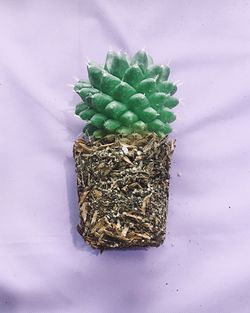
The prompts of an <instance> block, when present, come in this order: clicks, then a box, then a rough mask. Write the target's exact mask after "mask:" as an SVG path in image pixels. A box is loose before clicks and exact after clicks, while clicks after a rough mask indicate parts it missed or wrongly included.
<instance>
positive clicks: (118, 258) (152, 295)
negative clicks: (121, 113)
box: [0, 0, 250, 313]
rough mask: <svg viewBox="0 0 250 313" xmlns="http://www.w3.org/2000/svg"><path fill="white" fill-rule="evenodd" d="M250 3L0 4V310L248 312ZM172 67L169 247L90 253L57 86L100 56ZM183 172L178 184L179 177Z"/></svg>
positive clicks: (68, 105)
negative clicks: (115, 54)
mask: <svg viewBox="0 0 250 313" xmlns="http://www.w3.org/2000/svg"><path fill="white" fill-rule="evenodd" d="M249 29H250V1H242V0H239V1H226V0H224V1H215V0H212V1H198V0H197V1H195V0H191V1H188V0H183V1H174V0H172V1H159V0H158V1H157V0H156V1H152V0H149V1H146V0H145V1H132V0H130V1H128V0H125V1H114V0H113V1H111V0H110V1H101V0H99V1H97V0H95V1H90V0H84V1H80V0H71V1H62V0H61V1H59V0H56V1H49V0H45V1H40V0H37V1H28V0H27V1H18V0H16V1H14V0H5V1H4V0H1V1H0V33H1V36H0V38H1V49H0V58H1V60H0V62H1V63H0V116H1V122H0V142H1V168H0V173H1V181H0V190H1V191H0V193H1V198H0V210H1V218H0V243H1V249H0V312H1V313H2V312H3V313H5V312H14V313H19V312H20V313H50V312H55V313H78V312H79V313H127V312H131V313H134V312H135V313H249V312H250V266H249V264H250V192H249V188H250V178H249V177H250V144H249V133H250V103H249V100H250V88H249V83H250V42H249V41H250V31H249ZM110 47H112V48H113V49H123V50H125V51H127V52H128V53H134V52H136V51H137V50H138V49H140V48H142V47H145V48H146V49H147V50H148V52H149V53H150V54H152V56H153V57H154V59H155V61H156V62H157V63H160V64H166V63H168V62H169V61H170V60H171V69H172V79H173V81H175V80H180V81H182V82H183V85H182V86H181V87H180V88H179V91H178V96H179V97H180V98H182V99H183V100H182V105H180V106H179V107H178V108H177V109H176V112H177V113H178V120H177V122H176V123H175V124H174V132H173V133H172V138H176V139H177V148H176V151H175V154H174V160H173V166H172V170H171V176H172V180H171V195H170V204H169V215H168V232H169V233H168V236H167V239H166V241H165V244H164V245H163V246H162V247H160V248H158V249H149V250H148V251H145V250H142V251H137V250H134V251H133V250H131V251H108V252H104V253H103V254H98V253H96V252H95V251H93V250H91V249H90V248H89V247H87V246H86V245H85V244H84V243H83V242H82V240H81V238H80V236H79V235H78V234H77V232H76V230H75V225H76V224H77V222H78V207H77V193H76V184H75V173H74V163H73V159H72V144H73V141H74V139H75V138H76V136H77V135H78V134H79V133H80V132H81V129H82V122H81V121H80V120H78V119H77V118H76V117H75V116H74V114H73V112H74V105H75V104H76V103H77V101H78V100H79V99H78V97H77V96H76V95H74V94H73V92H72V89H70V88H69V87H68V86H67V84H70V83H73V81H74V80H73V77H74V76H76V77H81V78H86V64H85V63H86V61H87V59H88V58H89V59H91V60H96V61H97V62H100V63H101V62H103V61H104V58H105V54H106V51H107V50H108V48H110ZM179 172H180V173H181V176H180V177H179V176H178V175H177V173H179Z"/></svg>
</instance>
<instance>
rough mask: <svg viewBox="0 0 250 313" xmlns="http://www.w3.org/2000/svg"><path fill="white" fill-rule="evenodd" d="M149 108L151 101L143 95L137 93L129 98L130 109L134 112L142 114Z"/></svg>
mask: <svg viewBox="0 0 250 313" xmlns="http://www.w3.org/2000/svg"><path fill="white" fill-rule="evenodd" d="M148 106H149V101H148V99H147V97H146V96H145V95H143V94H142V93H137V94H135V95H133V96H132V97H130V98H129V100H128V108H129V109H130V110H132V111H134V112H138V111H139V112H140V111H142V110H143V109H145V108H147V107H148Z"/></svg>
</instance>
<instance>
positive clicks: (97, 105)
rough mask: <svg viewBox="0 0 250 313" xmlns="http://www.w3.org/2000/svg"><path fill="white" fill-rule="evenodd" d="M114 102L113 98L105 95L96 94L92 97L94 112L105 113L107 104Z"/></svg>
mask: <svg viewBox="0 0 250 313" xmlns="http://www.w3.org/2000/svg"><path fill="white" fill-rule="evenodd" d="M112 100H113V98H111V97H110V96H108V95H105V94H103V93H96V94H95V95H93V96H92V97H91V107H92V108H93V109H94V110H96V111H98V112H100V113H103V112H104V109H105V107H106V106H107V104H109V103H110V102H112Z"/></svg>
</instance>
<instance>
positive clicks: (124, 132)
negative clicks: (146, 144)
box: [116, 126, 132, 136]
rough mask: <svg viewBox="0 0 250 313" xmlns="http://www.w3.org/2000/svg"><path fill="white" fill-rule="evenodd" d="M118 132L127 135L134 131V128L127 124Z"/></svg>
mask: <svg viewBox="0 0 250 313" xmlns="http://www.w3.org/2000/svg"><path fill="white" fill-rule="evenodd" d="M116 132H117V133H118V134H120V135H123V136H127V135H129V134H131V133H132V129H131V128H129V127H126V126H121V127H119V128H118V129H117V130H116Z"/></svg>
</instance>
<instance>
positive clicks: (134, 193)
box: [73, 134, 175, 250]
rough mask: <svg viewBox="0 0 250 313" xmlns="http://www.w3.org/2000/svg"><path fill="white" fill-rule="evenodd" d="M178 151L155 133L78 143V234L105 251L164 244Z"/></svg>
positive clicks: (75, 147) (111, 136) (76, 147)
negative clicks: (173, 160)
mask: <svg viewBox="0 0 250 313" xmlns="http://www.w3.org/2000/svg"><path fill="white" fill-rule="evenodd" d="M174 148H175V141H169V140H168V137H165V138H164V139H159V138H158V137H157V136H156V135H155V134H149V135H147V136H145V137H143V136H141V135H138V134H134V135H131V136H129V137H122V136H117V135H115V136H114V135H108V136H106V137H104V138H102V139H95V140H93V139H92V140H90V141H87V140H86V139H84V138H79V139H77V140H76V141H75V144H74V148H73V154H74V159H75V163H76V174H77V188H78V197H79V207H80V223H79V225H78V231H79V233H80V234H81V236H82V237H83V238H84V240H85V241H86V242H87V243H88V244H89V245H91V246H92V247H93V248H98V249H101V250H104V249H110V248H129V247H149V246H155V247H157V246H159V245H160V244H162V243H163V241H164V238H165V234H166V217H167V205H168V196H169V178H170V176H169V169H170V164H171V156H172V153H173V151H174Z"/></svg>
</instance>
